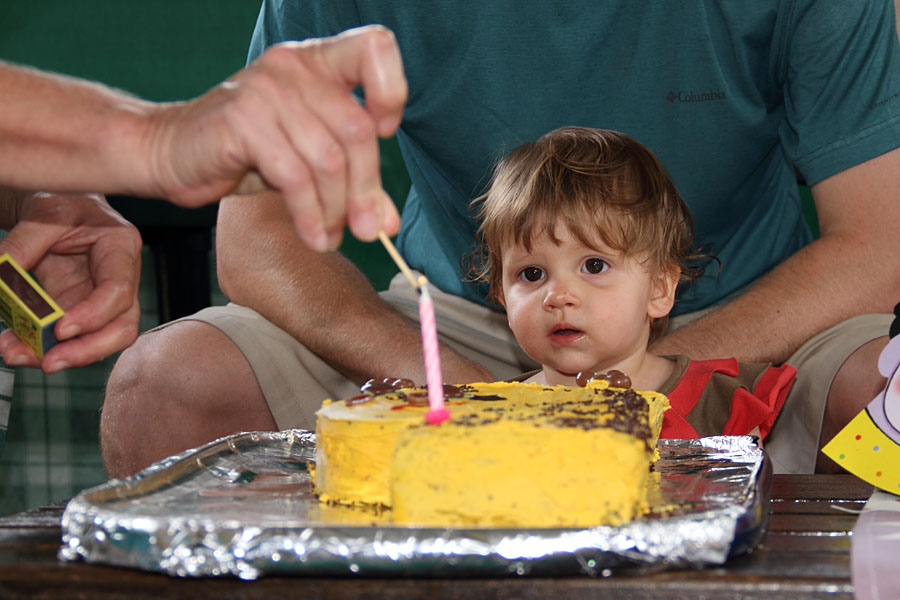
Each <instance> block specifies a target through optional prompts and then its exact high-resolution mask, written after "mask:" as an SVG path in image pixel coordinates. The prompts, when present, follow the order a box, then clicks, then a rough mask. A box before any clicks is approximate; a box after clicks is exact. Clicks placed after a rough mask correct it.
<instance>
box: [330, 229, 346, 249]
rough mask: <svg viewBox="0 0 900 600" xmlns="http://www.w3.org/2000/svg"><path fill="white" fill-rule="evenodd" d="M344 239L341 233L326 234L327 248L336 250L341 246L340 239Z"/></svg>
mask: <svg viewBox="0 0 900 600" xmlns="http://www.w3.org/2000/svg"><path fill="white" fill-rule="evenodd" d="M343 237H344V232H343V231H335V232H332V233H329V234H328V248H329V249H330V250H337V249H338V248H340V246H341V239H343Z"/></svg>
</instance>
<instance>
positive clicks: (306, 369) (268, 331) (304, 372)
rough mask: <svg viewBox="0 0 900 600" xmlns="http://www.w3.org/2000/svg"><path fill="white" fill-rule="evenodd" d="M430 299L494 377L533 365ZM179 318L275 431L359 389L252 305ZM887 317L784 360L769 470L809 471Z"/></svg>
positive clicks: (501, 334) (403, 303)
mask: <svg viewBox="0 0 900 600" xmlns="http://www.w3.org/2000/svg"><path fill="white" fill-rule="evenodd" d="M432 297H433V299H434V305H435V315H436V319H437V324H438V331H439V334H440V337H441V340H442V341H443V342H445V343H447V344H448V345H450V346H452V347H453V348H454V349H456V350H457V351H458V352H460V353H461V354H462V355H463V356H466V357H468V358H470V359H471V360H473V361H475V362H477V363H479V364H481V365H483V366H484V367H485V368H486V369H488V370H489V371H490V372H491V373H492V374H493V375H494V377H495V378H497V379H512V378H514V377H516V376H517V375H519V374H521V373H523V372H525V371H530V370H533V369H537V368H539V367H540V365H539V364H537V363H536V362H535V361H534V360H532V359H531V358H530V357H528V356H527V355H526V354H525V353H524V352H522V350H521V349H520V348H519V346H518V344H517V343H516V341H515V338H514V337H513V335H512V332H511V331H510V330H509V325H508V323H507V320H506V315H504V314H502V313H499V312H497V311H492V310H490V309H488V308H485V307H483V306H481V305H479V304H475V303H473V302H470V301H468V300H465V299H462V298H459V297H457V296H453V295H450V294H445V293H443V292H441V291H440V290H438V289H436V288H434V287H433V286H432ZM381 298H382V299H383V300H384V301H386V302H387V303H388V304H390V305H391V306H392V307H394V309H395V310H397V311H398V312H399V313H400V314H401V315H403V316H404V317H405V318H406V319H408V320H409V321H410V322H412V323H418V308H417V296H416V292H415V291H414V290H413V289H412V287H411V286H410V285H409V283H408V282H407V280H406V278H405V277H403V276H402V275H398V276H397V277H396V278H394V280H393V281H392V282H391V285H390V288H389V289H388V290H387V291H384V292H381ZM180 320H194V321H202V322H205V323H209V324H210V325H213V326H214V327H216V328H217V329H219V330H220V331H222V332H223V333H224V334H225V335H227V336H228V337H229V338H230V339H231V340H232V341H233V342H234V343H235V344H236V345H237V347H238V348H239V349H240V350H241V352H243V354H244V356H245V357H246V358H247V361H248V362H249V364H250V366H251V368H252V369H253V372H254V374H255V375H256V378H257V381H258V382H259V386H260V389H262V392H263V394H264V395H265V398H266V402H267V403H268V405H269V409H270V410H271V411H272V416H273V417H274V419H275V423H276V424H277V425H278V427H279V429H289V428H299V429H309V430H312V429H314V428H315V416H314V413H315V411H316V410H318V408H319V406H320V405H321V403H322V400H324V399H325V398H333V399H337V398H345V397H347V396H351V395H354V394H356V393H358V392H359V387H358V385H357V384H355V383H354V382H352V381H350V380H348V379H347V378H346V377H344V376H343V375H342V374H341V373H339V372H338V371H337V370H335V369H333V368H332V367H331V366H329V365H328V364H327V363H325V362H324V361H323V360H321V359H320V358H319V357H318V356H316V355H315V354H313V353H312V352H311V351H309V350H307V349H306V348H305V347H304V346H302V345H301V344H300V343H299V342H297V340H296V339H294V338H293V337H292V336H291V335H289V334H288V333H286V332H285V331H283V330H281V329H280V328H278V327H277V326H275V325H274V324H272V323H271V322H269V321H268V320H266V319H265V318H264V317H263V316H262V315H260V314H259V313H257V312H256V311H254V310H252V309H249V308H246V307H243V306H239V305H236V304H228V305H227V306H216V307H210V308H206V309H204V310H202V311H200V312H198V313H196V314H194V315H191V316H188V317H184V319H180ZM680 320H681V321H684V319H680ZM892 320H893V315H863V316H860V317H855V318H853V319H849V320H847V321H845V322H843V323H840V324H838V325H836V326H834V327H832V328H831V329H828V330H827V331H824V332H822V333H820V334H819V335H817V336H815V337H814V338H812V339H811V340H809V341H808V342H807V343H806V344H804V345H803V346H802V347H801V348H800V349H799V350H798V351H797V352H796V353H795V354H794V355H793V356H792V357H791V358H790V359H788V361H787V362H788V363H789V364H791V365H793V366H794V367H796V368H797V371H798V373H797V379H796V381H795V382H794V385H793V387H792V388H791V392H790V394H789V395H788V397H787V400H786V401H785V404H784V408H783V409H782V412H781V415H780V416H779V418H778V420H777V421H776V423H775V426H774V427H773V428H772V430H771V432H770V433H769V436H768V437H767V438H766V452H767V453H768V454H769V456H770V457H771V459H772V462H773V465H774V467H775V472H776V473H812V472H813V469H814V468H815V464H816V454H817V450H818V441H819V432H820V430H821V424H822V417H823V414H824V410H825V400H826V398H827V397H828V390H829V389H830V387H831V382H832V380H833V378H834V376H835V374H836V373H837V371H838V369H839V368H840V366H841V365H842V364H843V363H844V361H845V360H846V359H847V357H848V356H850V354H852V353H853V352H854V351H855V350H856V349H857V348H859V347H860V346H862V345H863V344H865V343H866V342H868V341H870V340H873V339H875V338H877V337H880V336H884V335H887V332H888V328H889V327H890V324H891V321H892ZM173 322H177V321H173ZM170 324H171V323H166V324H164V325H161V326H160V328H162V327H166V326H168V325H170Z"/></svg>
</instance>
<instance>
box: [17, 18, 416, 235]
mask: <svg viewBox="0 0 900 600" xmlns="http://www.w3.org/2000/svg"><path fill="white" fill-rule="evenodd" d="M357 86H359V87H361V88H362V90H363V92H364V94H365V105H362V104H361V103H360V102H359V101H358V100H357V99H356V98H355V97H354V96H353V93H352V92H353V90H354V89H355V88H357ZM0 90H2V92H0V187H7V188H11V189H13V188H14V189H19V190H45V191H59V192H62V191H67V192H74V191H81V192H103V193H118V194H129V195H136V196H147V197H155V198H166V199H168V200H170V201H172V202H173V203H175V204H178V205H181V206H190V207H194V206H201V205H203V204H208V203H210V202H215V201H217V200H219V199H220V198H221V197H222V196H225V195H227V194H231V193H235V192H237V193H244V192H252V191H259V190H260V189H261V188H263V187H267V188H271V189H274V190H277V191H279V192H281V195H282V197H283V200H284V202H285V204H286V206H287V209H288V213H289V214H290V218H291V220H292V222H293V225H294V229H295V230H296V233H297V234H298V235H299V236H300V238H301V239H302V240H303V241H304V243H306V245H307V246H309V247H310V248H313V249H315V250H325V249H329V248H330V249H333V248H336V247H337V246H338V244H339V243H340V241H341V237H342V234H343V229H344V225H345V224H349V226H350V230H351V231H352V233H353V234H354V235H356V236H357V237H359V238H361V239H364V240H374V239H375V237H376V235H377V233H378V230H379V229H384V230H385V231H387V232H388V233H392V234H393V233H395V232H396V231H397V229H398V228H399V223H400V219H399V215H398V214H397V210H396V208H395V207H394V205H393V203H392V202H391V200H390V198H389V197H388V195H387V194H386V193H385V192H384V190H383V189H382V186H381V176H380V167H379V154H378V137H379V136H383V137H387V136H390V135H392V134H393V133H394V131H395V130H396V128H397V126H398V125H399V123H400V119H401V116H402V113H403V107H404V104H405V102H406V96H407V84H406V78H405V76H404V74H403V64H402V61H401V58H400V52H399V49H398V47H397V43H396V41H395V39H394V36H393V34H392V33H391V32H390V31H389V30H388V29H386V28H384V27H381V26H375V25H373V26H367V27H361V28H358V29H353V30H349V31H346V32H344V33H341V34H340V35H337V36H334V37H330V38H321V39H311V40H306V41H304V42H285V43H282V44H277V45H274V46H272V47H271V48H269V49H267V50H266V51H265V52H264V53H263V54H262V55H261V56H260V57H259V58H258V59H257V60H255V61H253V62H252V63H251V64H250V65H248V66H247V67H246V68H245V69H243V70H241V71H239V72H238V73H236V74H235V75H233V76H232V77H230V78H229V79H228V80H226V81H225V82H223V83H222V84H220V85H218V86H216V87H214V88H212V89H211V90H210V91H209V92H207V93H206V94H204V95H202V96H200V97H198V98H196V99H193V100H190V101H187V102H176V103H165V104H159V103H153V102H147V101H144V100H141V99H139V98H134V97H131V96H128V95H126V94H123V93H121V92H118V91H116V90H112V89H109V88H106V87H104V86H102V85H99V84H95V83H91V82H87V81H83V80H78V79H72V78H65V77H60V76H56V75H51V74H47V73H41V72H38V71H34V70H31V69H26V68H19V67H14V66H11V65H4V64H0ZM254 183H255V185H254Z"/></svg>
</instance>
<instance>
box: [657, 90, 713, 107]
mask: <svg viewBox="0 0 900 600" xmlns="http://www.w3.org/2000/svg"><path fill="white" fill-rule="evenodd" d="M724 99H725V92H724V91H722V90H707V91H705V92H695V91H693V90H691V91H685V90H679V91H677V92H675V91H671V92H669V93H668V94H666V100H668V101H669V102H671V103H672V104H675V103H676V102H678V103H679V104H681V103H684V102H714V101H718V100H724Z"/></svg>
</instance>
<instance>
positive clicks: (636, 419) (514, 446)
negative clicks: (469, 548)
mask: <svg viewBox="0 0 900 600" xmlns="http://www.w3.org/2000/svg"><path fill="white" fill-rule="evenodd" d="M445 395H446V401H445V406H446V408H447V409H448V410H449V412H450V418H449V419H448V420H447V421H445V422H443V423H441V424H439V425H427V424H426V423H425V413H426V412H427V411H428V404H427V393H426V391H425V389H424V388H415V387H413V384H412V383H411V382H408V381H405V380H398V381H392V382H391V381H388V382H377V383H376V382H369V383H368V384H367V385H366V386H364V389H363V393H361V394H360V395H358V396H354V397H351V398H347V399H346V400H341V401H336V402H331V401H326V402H325V404H324V405H323V406H322V408H321V409H320V410H319V411H318V412H317V423H316V462H315V468H314V474H313V477H314V482H315V488H316V493H317V494H318V496H319V499H320V500H322V501H324V502H331V503H335V502H336V503H342V504H365V505H380V506H382V507H389V508H391V509H392V515H393V520H394V522H397V523H404V524H417V525H426V526H427V525H434V526H492V527H523V526H530V527H569V526H571V527H580V526H592V525H601V524H610V525H612V524H619V523H624V522H627V521H630V520H631V519H633V518H634V517H635V516H636V515H637V514H638V513H639V511H640V508H641V506H642V503H643V490H644V483H645V481H646V479H647V477H648V475H649V471H650V469H649V467H650V463H651V461H652V459H653V457H654V452H655V449H656V441H657V440H658V437H659V431H660V428H661V426H662V416H663V412H664V411H665V410H666V408H668V400H667V399H666V397H665V396H663V395H662V394H658V393H655V392H643V391H636V390H631V389H622V388H613V387H610V386H609V383H608V382H607V381H592V382H589V383H588V384H587V385H586V387H565V386H552V387H550V386H542V385H539V384H523V383H476V384H469V385H465V386H460V387H453V386H445Z"/></svg>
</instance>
